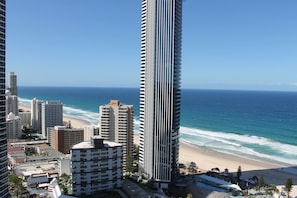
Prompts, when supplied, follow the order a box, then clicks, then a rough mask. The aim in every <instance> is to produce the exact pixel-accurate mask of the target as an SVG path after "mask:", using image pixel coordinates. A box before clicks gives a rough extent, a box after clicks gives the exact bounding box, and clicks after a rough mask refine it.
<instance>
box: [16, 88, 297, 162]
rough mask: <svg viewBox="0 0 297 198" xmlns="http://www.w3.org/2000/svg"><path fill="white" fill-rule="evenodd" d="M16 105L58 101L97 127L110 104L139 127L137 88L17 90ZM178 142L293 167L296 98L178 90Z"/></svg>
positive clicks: (294, 95) (296, 135)
mask: <svg viewBox="0 0 297 198" xmlns="http://www.w3.org/2000/svg"><path fill="white" fill-rule="evenodd" d="M19 97H20V98H19V102H20V104H22V105H24V106H30V100H31V99H33V98H37V99H40V100H45V101H46V100H60V101H61V102H62V103H63V104H64V113H65V114H66V115H68V116H74V117H78V118H81V119H83V120H87V121H89V122H90V123H92V124H97V123H98V117H99V113H98V112H99V106H100V105H103V104H108V103H109V101H110V100H111V99H116V100H120V101H121V102H122V103H124V104H130V105H133V106H134V111H135V130H136V131H137V130H138V128H139V119H138V118H139V89H138V88H95V87H84V88H83V87H19ZM181 101H182V104H181V129H180V137H181V139H182V140H184V141H186V142H189V143H192V144H196V145H198V146H201V147H204V148H206V149H211V150H216V151H220V152H225V153H229V154H233V155H239V156H245V157H250V158H254V159H262V160H266V161H271V162H278V163H284V164H288V165H297V93H296V92H269V91H230V90H190V89H184V90H182V97H181Z"/></svg>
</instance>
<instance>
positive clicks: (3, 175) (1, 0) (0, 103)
mask: <svg viewBox="0 0 297 198" xmlns="http://www.w3.org/2000/svg"><path fill="white" fill-rule="evenodd" d="M5 19H6V1H5V0H0V197H9V194H8V185H7V184H8V172H7V134H6V122H5V121H6V119H5V118H6V112H5V100H6V98H5V24H6V20H5Z"/></svg>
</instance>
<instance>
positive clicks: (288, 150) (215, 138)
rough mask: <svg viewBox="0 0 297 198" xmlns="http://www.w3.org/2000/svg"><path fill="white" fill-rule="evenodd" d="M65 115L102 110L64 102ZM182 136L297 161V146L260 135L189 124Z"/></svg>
mask: <svg viewBox="0 0 297 198" xmlns="http://www.w3.org/2000/svg"><path fill="white" fill-rule="evenodd" d="M19 104H20V105H23V106H27V107H30V105H31V100H27V99H23V98H19ZM63 111H64V115H65V116H70V117H74V118H78V119H82V120H85V121H88V122H90V123H91V124H98V121H99V113H96V112H90V111H85V110H82V109H78V108H74V107H69V106H67V105H64V107H63ZM134 130H135V132H136V133H138V132H139V120H138V119H134ZM180 137H181V140H184V141H186V142H189V143H191V144H194V145H197V146H200V147H204V148H205V149H210V150H214V151H218V152H224V153H228V154H232V155H237V156H246V157H250V158H255V159H259V160H264V161H270V162H277V163H284V164H288V165H296V164H297V153H296V151H297V146H294V145H289V144H285V143H281V142H276V141H273V140H271V139H268V138H264V137H259V136H249V135H245V134H235V133H227V132H216V131H208V130H201V129H196V128H189V127H184V126H181V127H180Z"/></svg>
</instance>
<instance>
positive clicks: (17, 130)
mask: <svg viewBox="0 0 297 198" xmlns="http://www.w3.org/2000/svg"><path fill="white" fill-rule="evenodd" d="M21 127H22V125H21V118H20V117H19V116H15V115H14V114H13V113H12V112H10V113H9V114H8V116H7V119H6V131H7V138H8V139H18V138H21V136H22V128H21Z"/></svg>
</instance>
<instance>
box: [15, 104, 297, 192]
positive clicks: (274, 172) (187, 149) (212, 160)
mask: <svg viewBox="0 0 297 198" xmlns="http://www.w3.org/2000/svg"><path fill="white" fill-rule="evenodd" d="M19 109H23V110H24V111H31V109H30V107H26V106H22V105H20V106H19ZM68 121H71V125H72V126H73V127H74V128H84V127H85V126H87V125H90V122H88V121H86V120H82V119H80V118H75V117H70V116H65V115H64V114H63V122H68ZM134 144H136V145H139V134H138V133H134ZM179 162H180V163H183V164H185V165H189V164H190V162H195V163H196V164H197V166H198V168H199V169H201V170H203V171H207V170H211V169H212V168H219V169H220V170H221V171H224V170H225V169H226V168H227V169H228V170H229V172H230V173H235V174H236V172H237V169H238V167H239V166H241V170H242V176H241V178H242V179H248V178H251V177H253V176H258V177H259V176H261V175H263V177H264V181H265V183H267V184H275V185H277V186H278V188H279V189H280V190H281V188H282V187H283V186H284V184H285V182H286V179H287V178H292V179H293V184H296V182H297V165H296V166H285V165H281V164H277V163H272V162H267V161H265V160H259V159H251V158H248V157H246V158H245V157H244V156H236V155H232V154H227V153H221V152H219V151H213V150H208V149H206V148H203V147H199V146H197V145H195V144H192V143H189V142H186V141H184V140H181V139H180V150H179ZM290 195H291V196H293V197H294V196H297V185H294V186H293V188H292V191H291V193H290Z"/></svg>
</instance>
